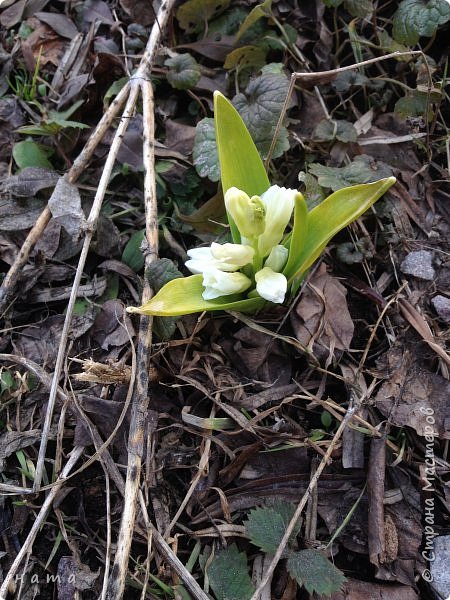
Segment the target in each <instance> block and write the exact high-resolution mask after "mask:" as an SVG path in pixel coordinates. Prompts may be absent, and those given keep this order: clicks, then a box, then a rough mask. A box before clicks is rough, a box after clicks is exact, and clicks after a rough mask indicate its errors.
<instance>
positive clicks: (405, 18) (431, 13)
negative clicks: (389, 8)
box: [392, 0, 450, 46]
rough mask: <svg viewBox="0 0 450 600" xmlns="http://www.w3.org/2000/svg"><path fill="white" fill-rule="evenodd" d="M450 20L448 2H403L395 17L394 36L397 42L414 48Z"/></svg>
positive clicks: (438, 0)
mask: <svg viewBox="0 0 450 600" xmlns="http://www.w3.org/2000/svg"><path fill="white" fill-rule="evenodd" d="M449 20H450V3H449V2H448V1H447V0H429V2H424V1H423V0H403V1H402V2H400V4H399V6H398V9H397V12H396V13H395V15H394V20H393V27H392V36H393V38H394V39H395V40H396V41H397V42H401V43H403V44H409V45H410V46H414V45H415V44H417V42H418V41H419V38H421V37H422V36H423V37H431V36H433V35H434V34H435V33H436V30H437V28H438V27H439V25H443V24H444V23H447V21H449Z"/></svg>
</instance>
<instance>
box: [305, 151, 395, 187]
mask: <svg viewBox="0 0 450 600" xmlns="http://www.w3.org/2000/svg"><path fill="white" fill-rule="evenodd" d="M309 172H310V173H311V174H312V175H314V176H315V177H317V178H318V180H319V184H320V185H321V186H322V187H324V188H330V189H332V190H333V192H336V191H337V190H340V189H342V188H345V187H348V186H351V185H355V184H358V183H372V182H375V181H378V180H379V179H384V178H386V177H391V175H392V169H391V167H390V166H389V165H387V164H386V163H384V162H382V161H375V160H374V159H373V158H372V157H371V156H367V155H366V154H361V156H357V157H356V158H355V160H354V161H353V162H351V163H350V164H349V165H347V166H345V167H326V166H324V165H321V164H319V163H313V164H312V165H310V166H309Z"/></svg>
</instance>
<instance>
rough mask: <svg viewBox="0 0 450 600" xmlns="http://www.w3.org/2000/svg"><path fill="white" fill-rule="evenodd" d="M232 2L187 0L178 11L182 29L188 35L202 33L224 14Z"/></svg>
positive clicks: (223, 0) (225, 0)
mask: <svg viewBox="0 0 450 600" xmlns="http://www.w3.org/2000/svg"><path fill="white" fill-rule="evenodd" d="M230 2H231V0H187V2H184V3H183V4H182V5H181V6H180V8H179V9H178V10H177V19H178V22H179V24H180V27H181V29H184V30H185V31H187V32H188V33H192V32H193V31H201V30H203V29H204V27H205V24H206V23H207V22H208V21H209V20H210V19H214V18H215V17H217V16H218V15H220V14H221V13H223V12H224V11H225V10H226V9H227V8H228V7H229V6H230Z"/></svg>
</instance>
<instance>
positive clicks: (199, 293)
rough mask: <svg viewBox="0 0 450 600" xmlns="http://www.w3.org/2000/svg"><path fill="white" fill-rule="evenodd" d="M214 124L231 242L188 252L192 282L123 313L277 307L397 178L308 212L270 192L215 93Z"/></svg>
mask: <svg viewBox="0 0 450 600" xmlns="http://www.w3.org/2000/svg"><path fill="white" fill-rule="evenodd" d="M214 119H215V129H216V141H217V149H218V155H219V162H220V174H221V181H222V189H223V193H224V199H225V207H226V210H227V217H228V222H229V225H230V231H231V237H232V241H231V242H229V243H225V244H217V243H214V242H213V243H212V244H211V246H210V247H202V248H194V249H192V250H189V251H188V256H189V260H188V261H187V262H186V266H187V268H188V269H189V270H190V271H191V272H192V273H193V275H192V276H190V277H184V278H178V279H174V280H172V281H170V282H169V283H167V284H166V285H165V286H164V287H163V288H162V289H161V290H160V291H159V292H158V293H157V294H156V295H155V296H154V297H153V298H152V299H151V300H150V301H149V302H147V303H146V304H144V305H143V306H140V307H129V308H128V309H127V310H128V312H132V313H140V314H147V315H155V316H162V317H169V316H177V315H184V314H189V313H195V312H202V311H217V310H237V311H242V312H248V313H255V312H257V311H259V310H260V309H262V308H263V307H264V306H265V305H266V304H267V303H274V304H281V303H282V302H284V300H285V298H286V297H287V296H288V295H289V294H290V293H294V292H295V291H296V290H297V289H298V286H299V284H300V282H301V281H302V279H303V278H304V277H305V275H306V273H307V271H308V269H309V268H310V267H311V265H312V264H313V262H314V261H315V260H316V259H317V258H318V257H319V256H320V254H321V252H322V251H323V250H324V248H325V247H326V245H327V244H328V242H329V241H330V240H331V238H332V237H333V236H334V235H335V234H336V233H338V232H339V231H340V230H341V229H343V228H344V227H346V226H347V225H349V224H350V223H352V222H353V221H354V220H355V219H357V218H358V217H359V216H361V215H362V214H363V213H364V212H365V211H366V210H367V209H368V208H369V207H370V206H372V204H373V203H374V202H376V200H378V198H380V197H381V196H382V195H383V194H384V192H386V190H388V189H389V188H390V187H391V186H392V185H393V184H394V183H395V177H387V178H385V179H381V180H379V181H377V182H375V183H368V184H362V185H356V186H352V187H348V188H344V189H341V190H338V191H337V192H335V193H333V194H331V196H329V197H328V198H326V199H325V200H324V201H323V202H322V203H321V204H319V205H318V206H316V207H315V208H313V209H312V210H310V211H308V208H307V205H306V201H305V199H304V197H303V196H302V194H300V193H299V192H298V191H297V190H292V189H286V188H282V187H279V186H277V185H273V186H271V185H270V182H269V179H268V177H267V173H266V170H265V167H264V164H263V162H262V160H261V157H260V155H259V153H258V150H257V149H256V146H255V144H254V142H253V140H252V138H251V136H250V134H249V132H248V130H247V128H246V126H245V124H244V122H243V121H242V119H241V117H240V115H239V113H238V112H237V111H236V109H235V108H234V107H233V106H232V104H231V103H230V102H229V101H228V100H227V99H226V98H225V97H224V96H223V95H222V94H221V93H220V92H215V93H214ZM292 215H293V225H292V229H291V231H290V232H288V231H287V228H288V225H289V223H290V222H291V218H292Z"/></svg>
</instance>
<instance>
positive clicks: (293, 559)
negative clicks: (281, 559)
mask: <svg viewBox="0 0 450 600" xmlns="http://www.w3.org/2000/svg"><path fill="white" fill-rule="evenodd" d="M287 569H288V571H289V573H290V574H291V575H292V577H293V578H294V579H295V580H296V581H297V582H298V584H299V585H304V586H305V588H306V591H307V592H308V593H309V594H314V593H316V594H318V595H325V596H331V594H333V593H335V592H338V591H339V590H340V589H341V588H342V586H343V584H344V583H345V581H346V578H345V577H344V575H343V574H342V572H341V571H339V569H337V568H336V567H335V566H334V565H333V564H331V562H330V561H329V560H327V559H326V558H325V557H324V556H323V555H322V554H321V553H320V552H318V551H317V550H301V551H300V552H292V553H291V554H290V556H289V558H288V561H287Z"/></svg>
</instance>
